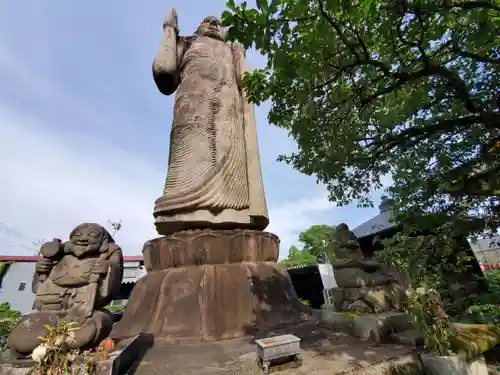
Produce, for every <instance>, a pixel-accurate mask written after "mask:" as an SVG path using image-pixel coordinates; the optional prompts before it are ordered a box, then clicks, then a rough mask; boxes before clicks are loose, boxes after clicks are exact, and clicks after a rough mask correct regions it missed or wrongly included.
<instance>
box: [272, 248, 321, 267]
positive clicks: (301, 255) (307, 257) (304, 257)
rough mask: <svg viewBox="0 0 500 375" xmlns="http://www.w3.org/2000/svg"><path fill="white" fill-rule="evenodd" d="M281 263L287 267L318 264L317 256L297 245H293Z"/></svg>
mask: <svg viewBox="0 0 500 375" xmlns="http://www.w3.org/2000/svg"><path fill="white" fill-rule="evenodd" d="M280 263H282V264H283V265H284V266H285V267H295V266H307V265H310V264H316V257H315V256H314V255H312V254H311V253H309V252H307V251H304V250H300V249H298V248H297V247H296V246H291V247H290V250H289V251H288V256H287V257H286V258H285V259H283V260H282V261H281V262H280Z"/></svg>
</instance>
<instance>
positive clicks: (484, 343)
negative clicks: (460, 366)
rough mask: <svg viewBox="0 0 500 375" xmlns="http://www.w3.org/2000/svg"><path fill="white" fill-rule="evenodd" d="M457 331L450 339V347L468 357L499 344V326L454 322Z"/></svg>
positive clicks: (460, 354)
mask: <svg viewBox="0 0 500 375" xmlns="http://www.w3.org/2000/svg"><path fill="white" fill-rule="evenodd" d="M454 326H455V328H456V330H457V333H456V334H455V335H454V336H453V337H452V339H451V349H452V350H453V352H455V353H457V354H458V355H459V356H461V357H463V358H465V359H470V358H474V357H476V356H478V355H479V354H482V353H484V352H485V351H487V350H489V349H491V348H493V347H494V346H496V345H498V344H500V327H499V326H496V325H492V324H459V323H457V324H455V325H454Z"/></svg>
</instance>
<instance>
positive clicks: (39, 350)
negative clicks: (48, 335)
mask: <svg viewBox="0 0 500 375" xmlns="http://www.w3.org/2000/svg"><path fill="white" fill-rule="evenodd" d="M46 354H47V347H46V346H45V344H40V345H38V346H37V347H36V348H35V350H33V353H31V358H33V360H34V361H36V362H38V363H40V362H42V359H43V358H44V357H45V355H46Z"/></svg>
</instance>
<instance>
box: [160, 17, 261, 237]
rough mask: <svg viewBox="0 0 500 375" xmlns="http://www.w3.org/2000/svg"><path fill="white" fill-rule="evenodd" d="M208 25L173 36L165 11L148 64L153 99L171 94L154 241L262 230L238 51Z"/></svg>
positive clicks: (213, 22) (251, 119) (253, 137)
mask: <svg viewBox="0 0 500 375" xmlns="http://www.w3.org/2000/svg"><path fill="white" fill-rule="evenodd" d="M225 36H226V33H225V31H224V29H223V28H222V27H221V25H220V22H219V21H218V20H217V19H216V18H215V17H207V18H205V19H204V20H203V21H202V23H201V24H200V26H199V27H198V29H197V31H196V33H195V35H193V36H188V37H182V36H181V37H179V36H178V26H177V15H176V12H175V10H171V11H170V12H169V14H168V16H167V18H166V20H165V23H164V27H163V38H162V42H161V45H160V48H159V49H158V53H157V55H156V58H155V60H154V62H153V76H154V80H155V82H156V85H157V87H158V89H159V90H160V92H161V93H163V94H165V95H170V94H172V93H173V92H174V91H176V90H177V94H176V100H175V105H174V118H173V123H172V131H171V137H170V155H169V163H168V164H169V166H168V175H167V179H166V183H165V188H164V193H163V196H162V197H160V198H159V199H158V200H157V201H156V205H155V210H154V216H155V219H156V221H155V223H156V228H157V230H158V233H160V234H170V233H173V232H177V231H180V230H185V229H204V228H216V229H236V228H253V229H258V230H263V229H265V228H266V226H267V225H268V223H269V219H268V214H267V206H266V200H265V196H264V187H263V184H262V174H261V169H260V160H259V152H258V146H257V133H256V125H255V116H254V109H253V105H252V104H251V103H249V101H248V100H247V98H246V95H245V92H244V91H243V90H242V89H241V87H242V85H241V83H242V79H243V74H244V73H245V72H246V71H248V70H249V68H248V66H247V64H246V60H245V51H244V49H243V47H242V46H241V45H240V44H237V43H234V44H232V43H230V42H227V41H226V39H225Z"/></svg>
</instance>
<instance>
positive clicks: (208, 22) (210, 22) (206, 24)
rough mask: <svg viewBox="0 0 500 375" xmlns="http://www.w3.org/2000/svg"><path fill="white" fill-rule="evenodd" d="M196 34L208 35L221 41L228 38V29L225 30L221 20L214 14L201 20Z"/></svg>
mask: <svg viewBox="0 0 500 375" xmlns="http://www.w3.org/2000/svg"><path fill="white" fill-rule="evenodd" d="M195 34H196V35H198V36H208V37H210V38H214V39H218V40H221V41H225V40H226V30H224V28H223V27H222V25H221V23H220V21H219V20H218V19H217V18H216V17H212V16H210V17H205V19H204V20H203V21H201V23H200V26H198V29H197V30H196V33H195Z"/></svg>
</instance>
